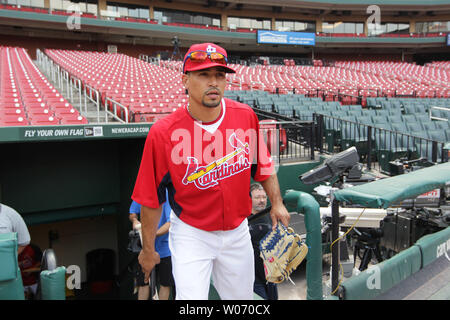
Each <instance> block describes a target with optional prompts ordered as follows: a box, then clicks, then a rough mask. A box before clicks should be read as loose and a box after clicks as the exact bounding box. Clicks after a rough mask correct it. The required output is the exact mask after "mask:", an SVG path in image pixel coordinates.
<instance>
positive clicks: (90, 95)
mask: <svg viewBox="0 0 450 320" xmlns="http://www.w3.org/2000/svg"><path fill="white" fill-rule="evenodd" d="M87 100H90V101H91V102H92V103H94V105H95V106H96V107H97V122H100V104H101V100H100V93H99V92H98V90H95V89H94V88H93V87H91V86H90V85H88V84H85V85H84V108H85V110H86V112H87ZM106 111H107V110H106V108H105V118H106V119H108V115H107V112H106ZM106 121H107V120H106ZM107 122H108V121H107Z"/></svg>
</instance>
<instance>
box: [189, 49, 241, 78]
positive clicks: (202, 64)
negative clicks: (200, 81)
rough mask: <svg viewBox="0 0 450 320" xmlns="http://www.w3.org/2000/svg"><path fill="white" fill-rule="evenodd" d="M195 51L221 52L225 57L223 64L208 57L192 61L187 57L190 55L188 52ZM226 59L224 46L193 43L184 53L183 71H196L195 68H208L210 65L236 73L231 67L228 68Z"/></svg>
mask: <svg viewBox="0 0 450 320" xmlns="http://www.w3.org/2000/svg"><path fill="white" fill-rule="evenodd" d="M195 51H203V52H207V53H209V54H210V53H212V52H218V53H221V54H222V55H223V56H224V57H225V64H223V63H218V62H213V61H211V59H210V58H209V57H207V58H206V59H205V60H203V61H193V60H191V59H188V57H190V54H191V53H192V52H195ZM227 59H228V56H227V51H226V50H225V49H224V48H222V47H220V46H218V45H217V44H214V43H198V44H193V45H192V46H191V47H190V48H189V50H188V52H187V53H186V55H185V56H184V59H183V62H184V64H183V73H186V72H187V71H197V70H202V69H208V68H212V67H222V68H223V69H224V71H225V72H226V73H236V71H235V70H233V69H232V68H230V67H228V66H227V65H226V61H227Z"/></svg>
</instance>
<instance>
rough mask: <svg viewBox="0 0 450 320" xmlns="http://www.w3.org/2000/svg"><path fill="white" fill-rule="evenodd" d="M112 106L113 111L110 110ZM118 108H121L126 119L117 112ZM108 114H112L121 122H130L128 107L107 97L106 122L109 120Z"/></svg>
mask: <svg viewBox="0 0 450 320" xmlns="http://www.w3.org/2000/svg"><path fill="white" fill-rule="evenodd" d="M110 107H111V108H112V111H110V110H109V108H110ZM118 110H121V111H122V112H123V114H124V116H125V120H123V118H122V117H121V116H120V115H119V114H118V113H117V111H118ZM108 115H110V116H112V117H113V118H114V119H116V120H117V121H119V122H121V123H128V122H129V114H128V108H127V107H126V106H124V105H123V104H121V103H119V102H117V101H115V100H113V99H111V98H108V97H106V99H105V122H108Z"/></svg>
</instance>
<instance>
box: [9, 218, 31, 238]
mask: <svg viewBox="0 0 450 320" xmlns="http://www.w3.org/2000/svg"><path fill="white" fill-rule="evenodd" d="M11 216H12V219H13V232H17V244H18V245H19V246H26V245H28V244H29V243H30V241H31V238H30V233H29V232H28V228H27V225H26V224H25V221H24V220H23V218H22V216H21V215H20V214H19V213H17V212H15V213H14V214H13V215H11Z"/></svg>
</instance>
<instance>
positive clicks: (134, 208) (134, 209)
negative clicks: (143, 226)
mask: <svg viewBox="0 0 450 320" xmlns="http://www.w3.org/2000/svg"><path fill="white" fill-rule="evenodd" d="M133 213H134V214H137V215H140V214H141V205H140V204H139V203H137V202H136V201H134V200H133V201H132V202H131V205H130V214H133Z"/></svg>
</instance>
